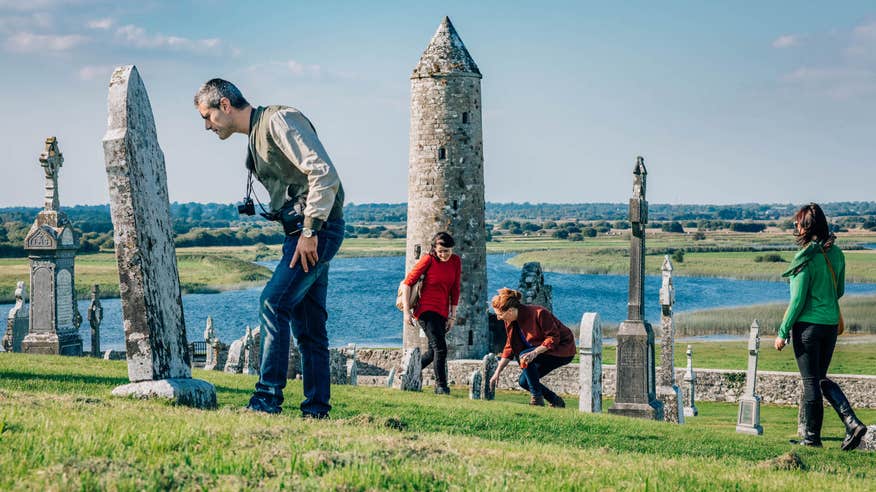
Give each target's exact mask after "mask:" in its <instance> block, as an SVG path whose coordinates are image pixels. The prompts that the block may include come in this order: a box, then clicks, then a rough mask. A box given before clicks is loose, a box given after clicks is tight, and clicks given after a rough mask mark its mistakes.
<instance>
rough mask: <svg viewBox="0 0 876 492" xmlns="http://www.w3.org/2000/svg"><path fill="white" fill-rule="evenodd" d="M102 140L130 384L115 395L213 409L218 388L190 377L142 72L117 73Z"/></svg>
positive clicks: (161, 169)
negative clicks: (165, 400)
mask: <svg viewBox="0 0 876 492" xmlns="http://www.w3.org/2000/svg"><path fill="white" fill-rule="evenodd" d="M108 106H109V116H108V118H107V120H108V121H107V123H108V128H107V133H106V135H105V136H104V138H103V149H104V156H105V160H106V172H107V178H108V182H109V195H110V212H111V214H112V221H113V229H114V239H115V245H116V260H117V262H118V267H119V287H120V289H119V290H120V293H121V298H122V318H123V324H124V327H125V348H126V358H127V360H128V378H129V379H130V380H131V384H128V385H124V386H120V387H118V388H116V389H115V390H113V395H116V396H133V397H138V398H149V397H159V398H166V399H170V400H172V401H174V402H176V403H179V404H183V405H188V406H194V407H202V408H213V407H215V406H216V390H215V388H214V387H213V385H212V384H210V383H208V382H206V381H201V380H197V379H192V377H191V354H189V351H188V342H187V339H186V325H185V319H184V317H183V306H182V296H181V292H180V285H179V273H178V270H177V264H176V251H175V250H174V243H173V229H172V221H171V217H170V202H169V201H168V194H167V176H166V173H165V166H164V153H163V152H162V151H161V147H160V146H159V145H158V135H157V133H156V130H155V120H154V119H153V116H152V106H151V105H150V103H149V96H148V94H147V93H146V87H145V86H144V85H143V81H142V79H141V78H140V74H139V72H138V71H137V68H136V67H134V66H133V65H126V66H121V67H118V68H116V69H115V70H114V71H113V74H112V77H111V79H110V86H109V97H108Z"/></svg>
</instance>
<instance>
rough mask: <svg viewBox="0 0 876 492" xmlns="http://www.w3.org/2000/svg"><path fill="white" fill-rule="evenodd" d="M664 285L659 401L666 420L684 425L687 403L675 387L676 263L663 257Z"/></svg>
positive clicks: (658, 387)
mask: <svg viewBox="0 0 876 492" xmlns="http://www.w3.org/2000/svg"><path fill="white" fill-rule="evenodd" d="M661 271H662V273H663V281H662V283H661V285H660V328H661V331H662V336H661V339H660V349H661V350H660V369H659V370H658V371H657V399H658V400H660V402H661V403H663V420H664V421H666V422H672V423H675V424H683V423H684V403H683V399H682V397H681V389H680V388H679V387H678V385H677V384H675V359H674V357H675V326H674V325H673V322H672V307H673V306H674V305H675V286H674V285H673V284H672V262H671V261H669V255H666V256H664V257H663V266H662V268H661Z"/></svg>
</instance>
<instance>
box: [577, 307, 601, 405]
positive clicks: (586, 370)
mask: <svg viewBox="0 0 876 492" xmlns="http://www.w3.org/2000/svg"><path fill="white" fill-rule="evenodd" d="M580 330H581V333H580V334H579V335H578V358H579V360H580V363H579V364H578V370H579V371H580V372H579V375H578V377H579V382H580V384H579V388H580V398H579V399H578V410H580V411H582V412H587V413H602V319H601V318H600V317H599V313H584V315H583V316H581V326H580Z"/></svg>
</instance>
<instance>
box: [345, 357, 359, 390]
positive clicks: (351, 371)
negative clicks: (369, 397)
mask: <svg viewBox="0 0 876 492" xmlns="http://www.w3.org/2000/svg"><path fill="white" fill-rule="evenodd" d="M347 384H349V385H350V386H358V385H359V362H358V361H356V359H347Z"/></svg>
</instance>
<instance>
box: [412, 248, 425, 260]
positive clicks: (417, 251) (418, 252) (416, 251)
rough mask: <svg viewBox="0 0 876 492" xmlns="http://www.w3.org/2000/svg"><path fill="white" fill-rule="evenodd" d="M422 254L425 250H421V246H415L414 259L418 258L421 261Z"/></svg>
mask: <svg viewBox="0 0 876 492" xmlns="http://www.w3.org/2000/svg"><path fill="white" fill-rule="evenodd" d="M422 252H423V248H421V247H420V245H419V244H418V245H416V246H414V258H416V259H418V260H419V259H420V254H421V253H422Z"/></svg>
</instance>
